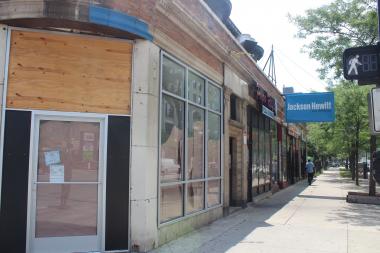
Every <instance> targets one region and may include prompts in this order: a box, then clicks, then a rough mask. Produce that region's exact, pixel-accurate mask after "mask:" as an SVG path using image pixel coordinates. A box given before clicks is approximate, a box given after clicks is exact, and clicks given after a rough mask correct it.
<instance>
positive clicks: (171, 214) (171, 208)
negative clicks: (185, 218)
mask: <svg viewBox="0 0 380 253" xmlns="http://www.w3.org/2000/svg"><path fill="white" fill-rule="evenodd" d="M182 196H183V195H182V185H173V186H162V187H161V198H160V201H161V203H160V220H161V221H162V222H164V221H168V220H172V219H174V218H178V217H180V216H182V214H183V211H182V210H183V209H182V203H183V197H182Z"/></svg>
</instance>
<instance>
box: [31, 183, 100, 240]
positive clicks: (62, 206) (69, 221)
mask: <svg viewBox="0 0 380 253" xmlns="http://www.w3.org/2000/svg"><path fill="white" fill-rule="evenodd" d="M97 211H98V185H74V184H73V185H63V184H40V185H38V187H37V208H36V212H37V213H36V228H35V230H36V231H35V234H36V237H37V238H40V237H63V236H88V235H96V234H97V217H98V214H97Z"/></svg>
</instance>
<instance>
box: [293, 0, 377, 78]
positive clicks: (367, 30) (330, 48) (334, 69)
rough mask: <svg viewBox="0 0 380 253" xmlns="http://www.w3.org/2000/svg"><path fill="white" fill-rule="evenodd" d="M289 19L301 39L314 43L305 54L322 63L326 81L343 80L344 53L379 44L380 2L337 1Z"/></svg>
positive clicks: (369, 0)
mask: <svg viewBox="0 0 380 253" xmlns="http://www.w3.org/2000/svg"><path fill="white" fill-rule="evenodd" d="M289 18H290V20H291V21H292V22H293V23H294V24H296V26H297V27H298V33H297V37H298V38H307V39H309V40H310V41H311V42H310V43H309V44H307V45H306V46H305V47H304V50H305V51H306V52H308V53H309V55H310V57H311V58H314V59H316V60H318V61H319V62H320V63H321V65H322V67H321V68H319V69H318V70H319V72H320V76H321V78H322V79H325V78H328V77H330V76H331V75H334V77H335V78H341V76H342V54H343V51H344V49H346V48H349V47H353V46H364V45H372V44H374V43H376V40H377V10H376V0H335V1H334V2H332V3H330V4H328V5H324V6H322V7H320V8H317V9H310V10H307V11H306V14H305V15H303V16H289Z"/></svg>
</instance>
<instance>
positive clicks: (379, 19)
mask: <svg viewBox="0 0 380 253" xmlns="http://www.w3.org/2000/svg"><path fill="white" fill-rule="evenodd" d="M379 14H380V0H377V32H378V33H377V35H378V40H377V41H379V42H380V37H379V36H380V15H379Z"/></svg>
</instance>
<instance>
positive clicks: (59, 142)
mask: <svg viewBox="0 0 380 253" xmlns="http://www.w3.org/2000/svg"><path fill="white" fill-rule="evenodd" d="M33 132H34V136H33V138H32V140H33V141H32V142H33V143H32V155H33V158H32V159H33V160H32V166H31V169H32V172H31V179H30V187H29V188H30V189H31V193H30V197H31V201H30V205H29V215H30V217H29V228H28V231H29V238H28V239H29V247H28V248H29V252H32V253H42V252H46V253H48V252H49V253H51V252H55V253H60V252H62V253H63V252H65V253H66V252H67V253H69V252H87V251H100V250H101V249H102V234H103V228H102V224H103V223H102V221H103V219H104V218H103V217H104V216H103V212H102V210H103V208H102V207H103V180H104V178H103V172H104V162H103V160H104V157H103V152H104V150H103V147H104V120H102V119H96V118H90V119H88V118H77V117H57V116H41V115H40V116H35V120H34V131H33ZM32 134H33V133H32Z"/></svg>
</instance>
